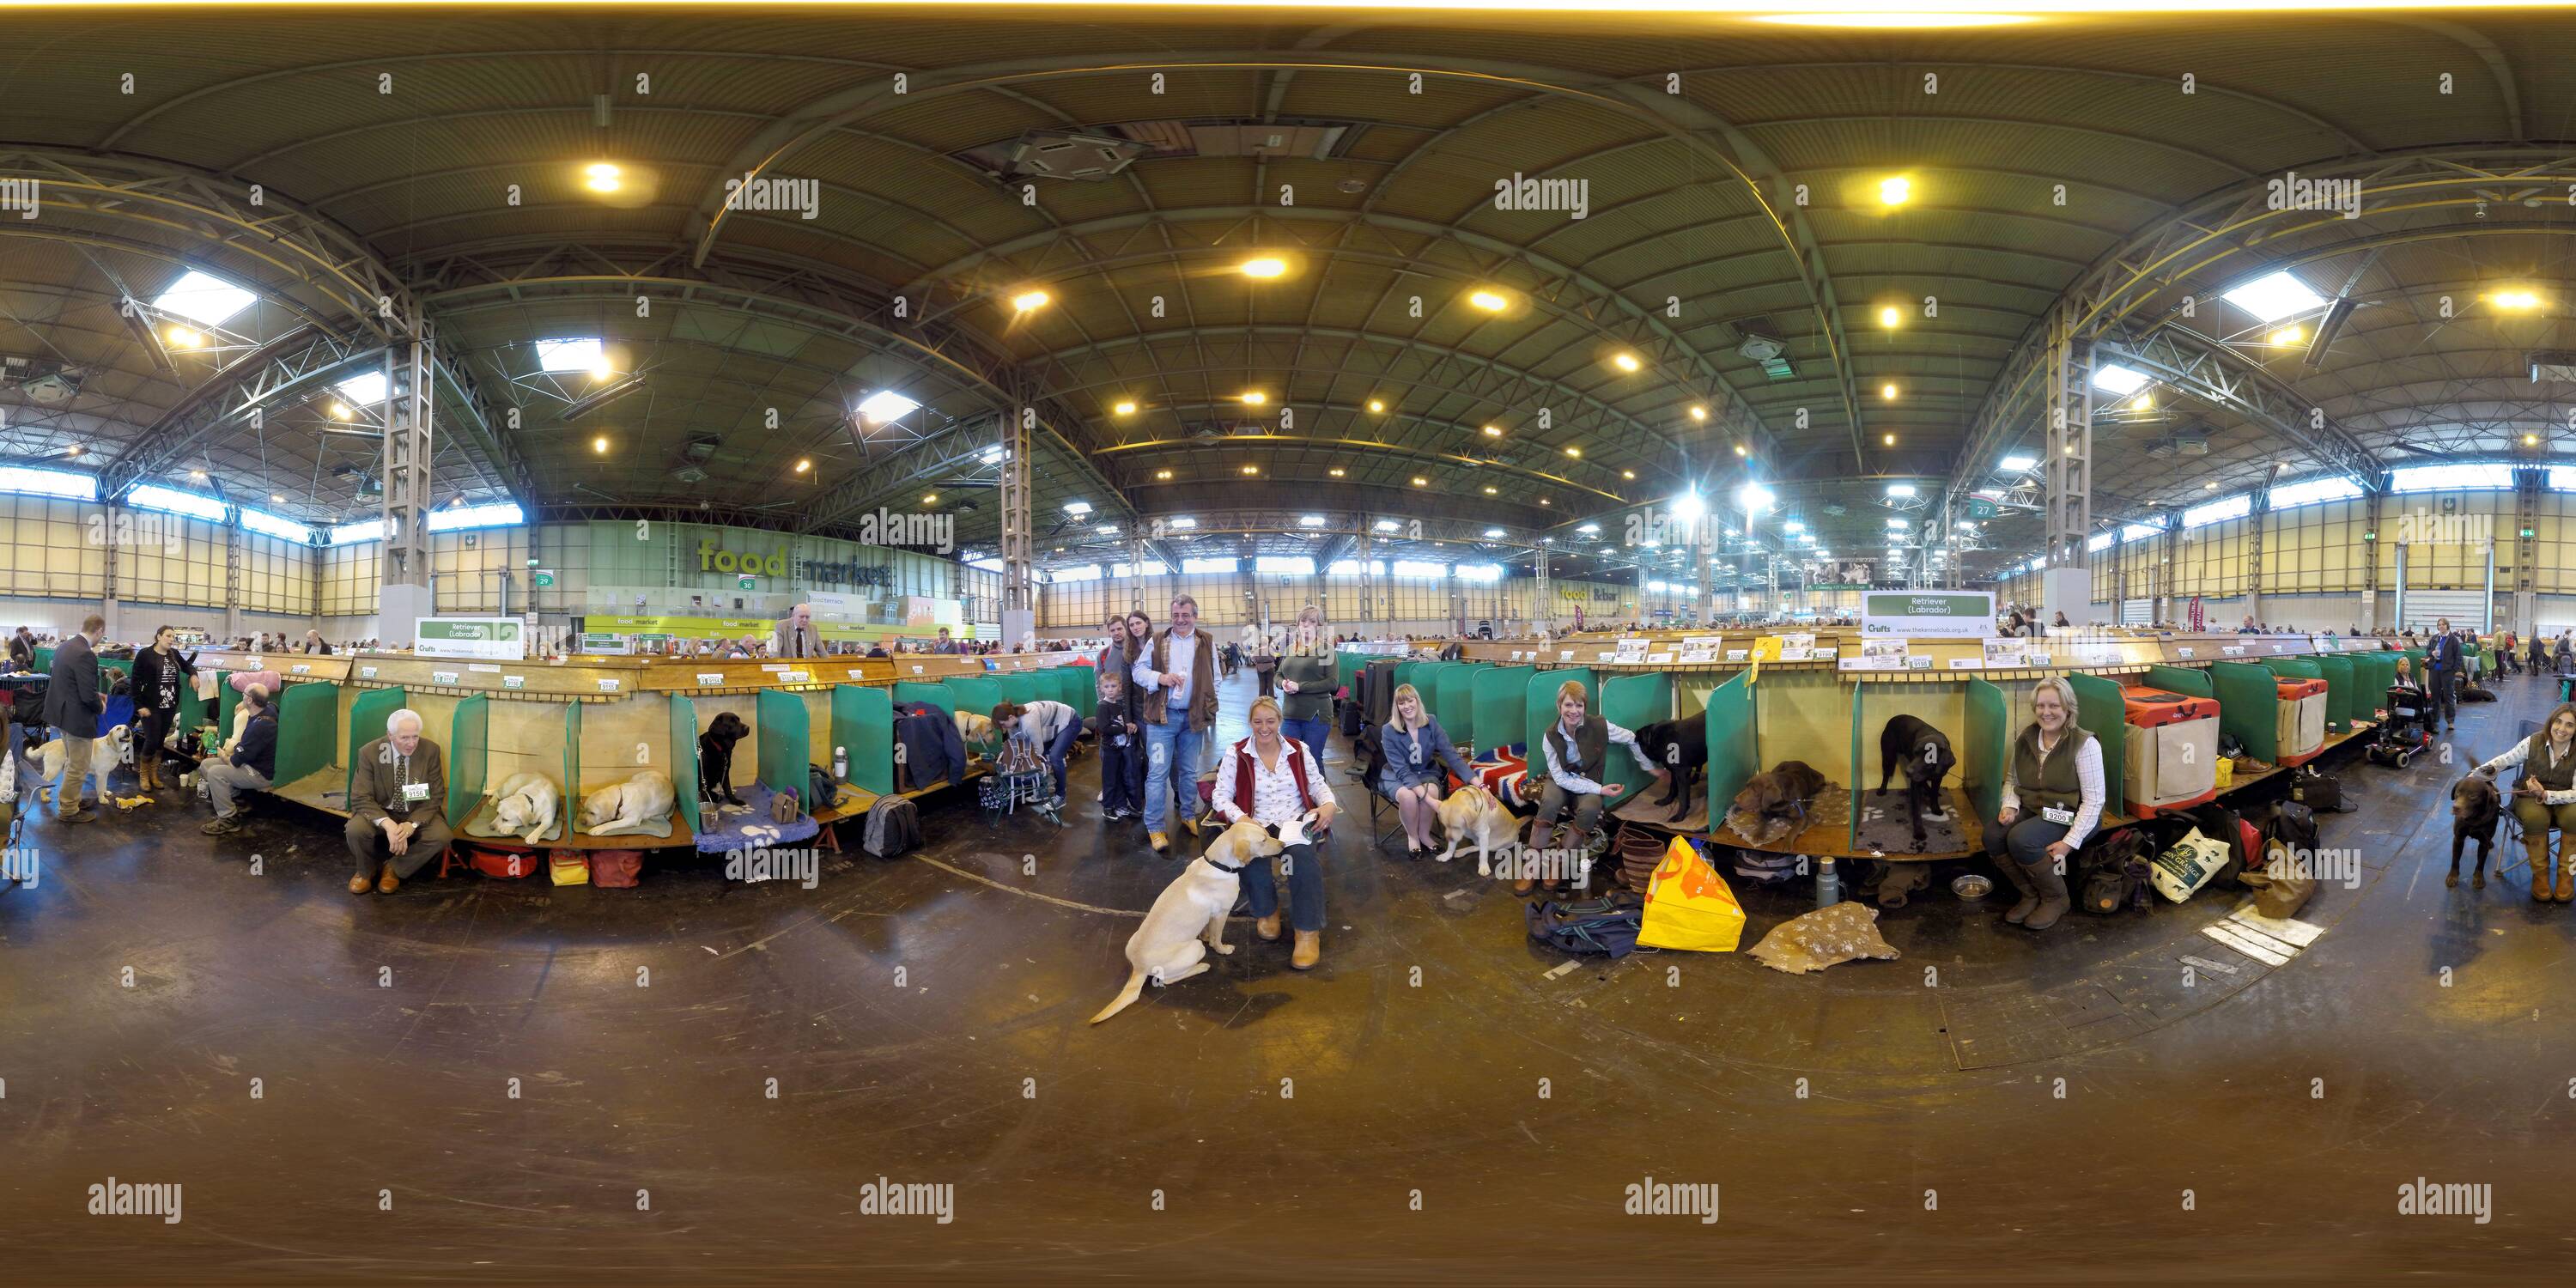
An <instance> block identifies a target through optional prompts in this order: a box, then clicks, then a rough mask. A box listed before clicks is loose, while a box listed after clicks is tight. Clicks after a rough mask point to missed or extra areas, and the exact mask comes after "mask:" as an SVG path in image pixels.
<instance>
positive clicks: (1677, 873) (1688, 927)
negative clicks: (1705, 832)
mask: <svg viewBox="0 0 2576 1288" xmlns="http://www.w3.org/2000/svg"><path fill="white" fill-rule="evenodd" d="M1743 938H1744V905H1742V904H1740V903H1737V902H1736V901H1735V891H1734V890H1733V889H1731V888H1729V887H1728V886H1727V884H1726V878H1724V877H1721V876H1719V875H1718V874H1717V870H1716V869H1714V868H1712V867H1710V866H1709V865H1708V862H1707V861H1706V860H1704V859H1702V858H1700V857H1699V851H1697V850H1694V849H1692V848H1691V843H1690V842H1689V841H1687V840H1685V839H1683V838H1681V837H1678V836H1677V837H1674V838H1673V843H1672V844H1671V845H1670V846H1668V847H1666V848H1665V850H1664V860H1663V862H1661V863H1658V864H1656V865H1655V875H1654V878H1653V879H1652V880H1650V881H1648V882H1647V883H1646V915H1645V921H1644V924H1643V926H1642V927H1641V928H1640V929H1639V931H1638V933H1637V946H1638V947H1640V948H1685V949H1689V950H1690V951H1692V952H1698V953H1731V952H1734V951H1735V946H1736V944H1737V942H1738V941H1740V940H1742V939H1743Z"/></svg>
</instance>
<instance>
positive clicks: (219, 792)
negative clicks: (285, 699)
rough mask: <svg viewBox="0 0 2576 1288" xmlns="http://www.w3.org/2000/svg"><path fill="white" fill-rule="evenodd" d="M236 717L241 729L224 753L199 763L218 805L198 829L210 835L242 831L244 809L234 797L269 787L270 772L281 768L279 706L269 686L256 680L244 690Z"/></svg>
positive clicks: (209, 795)
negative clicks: (271, 697)
mask: <svg viewBox="0 0 2576 1288" xmlns="http://www.w3.org/2000/svg"><path fill="white" fill-rule="evenodd" d="M234 717H235V719H237V720H239V721H240V722H241V732H240V733H238V734H236V735H234V737H233V740H232V741H231V742H229V743H227V744H225V747H224V750H223V752H222V754H220V755H215V756H208V757H207V758H206V759H205V761H204V762H203V763H201V764H199V765H198V766H197V774H198V776H199V777H201V778H203V779H205V781H206V798H207V799H208V800H211V801H213V802H214V805H215V816H214V818H213V819H211V820H209V821H208V822H207V823H206V825H205V826H203V827H201V828H198V829H197V830H198V831H200V832H203V833H205V834H206V835H208V836H230V835H232V834H233V833H235V832H238V831H240V830H241V827H242V825H241V816H242V810H241V806H240V805H239V804H237V803H236V802H235V800H234V798H235V797H236V796H239V795H240V794H241V793H243V792H246V791H266V790H268V789H269V787H270V786H272V784H271V782H270V781H269V779H270V776H271V775H273V774H275V773H276V772H277V708H275V707H274V706H271V705H270V704H269V701H268V688H267V686H265V685H259V684H254V685H252V686H250V687H249V688H247V689H244V690H242V700H241V705H240V706H239V707H237V708H235V709H234Z"/></svg>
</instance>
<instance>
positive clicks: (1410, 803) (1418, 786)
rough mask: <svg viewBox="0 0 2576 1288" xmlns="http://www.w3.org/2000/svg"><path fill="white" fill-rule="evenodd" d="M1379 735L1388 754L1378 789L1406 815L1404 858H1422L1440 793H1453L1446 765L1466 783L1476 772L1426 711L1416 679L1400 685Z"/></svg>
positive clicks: (1428, 847) (1427, 847)
mask: <svg viewBox="0 0 2576 1288" xmlns="http://www.w3.org/2000/svg"><path fill="white" fill-rule="evenodd" d="M1377 740H1378V749H1379V750H1380V751H1382V752H1384V753H1385V759H1384V760H1382V761H1381V762H1380V763H1379V765H1378V770H1377V790H1378V794H1379V795H1381V796H1384V797H1386V798H1387V799H1388V800H1391V801H1394V802H1395V812H1396V813H1397V815H1398V816H1400V817H1402V818H1403V819H1404V857H1406V858H1408V859H1418V858H1421V857H1422V856H1423V855H1425V854H1427V853H1429V852H1430V851H1431V848H1432V847H1431V825H1432V824H1433V823H1435V822H1437V821H1439V818H1440V798H1441V797H1442V796H1444V795H1447V793H1446V792H1443V791H1442V790H1441V788H1442V786H1443V785H1444V784H1445V783H1446V782H1447V781H1448V780H1447V779H1446V778H1444V777H1443V776H1442V774H1441V770H1442V769H1443V768H1444V767H1445V768H1446V769H1447V770H1448V771H1449V772H1450V773H1454V774H1456V775H1458V781H1459V782H1462V783H1472V782H1474V781H1476V771H1475V770H1473V769H1471V768H1469V767H1468V765H1467V758H1466V757H1464V756H1461V755H1459V754H1458V748H1457V746H1456V744H1454V743H1451V742H1450V741H1449V735H1448V734H1446V733H1443V732H1441V731H1440V722H1439V721H1437V720H1434V719H1432V718H1431V716H1430V715H1429V714H1428V713H1426V712H1424V711H1423V709H1422V694H1421V692H1420V691H1419V690H1417V689H1415V688H1414V687H1413V686H1412V685H1410V684H1399V685H1397V686H1395V703H1394V705H1393V707H1392V708H1391V709H1390V710H1389V712H1388V714H1387V719H1386V725H1385V727H1383V728H1381V729H1379V730H1378V735H1377Z"/></svg>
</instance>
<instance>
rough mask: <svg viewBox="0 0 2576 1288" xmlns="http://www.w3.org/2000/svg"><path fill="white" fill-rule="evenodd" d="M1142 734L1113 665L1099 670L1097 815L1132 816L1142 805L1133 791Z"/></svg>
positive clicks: (1108, 818) (1105, 817)
mask: <svg viewBox="0 0 2576 1288" xmlns="http://www.w3.org/2000/svg"><path fill="white" fill-rule="evenodd" d="M1142 741H1143V740H1142V738H1141V737H1140V735H1139V730H1138V729H1137V728H1136V721H1135V717H1134V715H1133V714H1132V713H1131V712H1129V711H1128V709H1127V692H1126V685H1125V682H1124V680H1123V677H1121V676H1120V675H1119V673H1118V670H1117V668H1115V667H1104V668H1102V669H1101V672H1100V817H1101V821H1103V822H1109V823H1114V822H1117V821H1118V820H1120V819H1127V818H1134V817H1136V816H1137V814H1139V813H1141V812H1142V811H1143V809H1144V801H1143V799H1142V798H1141V797H1140V796H1139V795H1138V794H1137V789H1136V784H1137V776H1136V770H1137V767H1138V766H1141V765H1142V764H1143V763H1144V760H1143V757H1141V756H1140V755H1138V752H1139V751H1140V750H1142V745H1141V744H1142Z"/></svg>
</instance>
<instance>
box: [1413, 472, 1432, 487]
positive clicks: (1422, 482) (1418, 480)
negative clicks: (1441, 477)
mask: <svg viewBox="0 0 2576 1288" xmlns="http://www.w3.org/2000/svg"><path fill="white" fill-rule="evenodd" d="M1413 485H1414V486H1415V487H1429V486H1431V480H1429V479H1427V478H1424V477H1422V476H1421V475H1419V474H1416V475H1414V476H1413Z"/></svg>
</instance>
